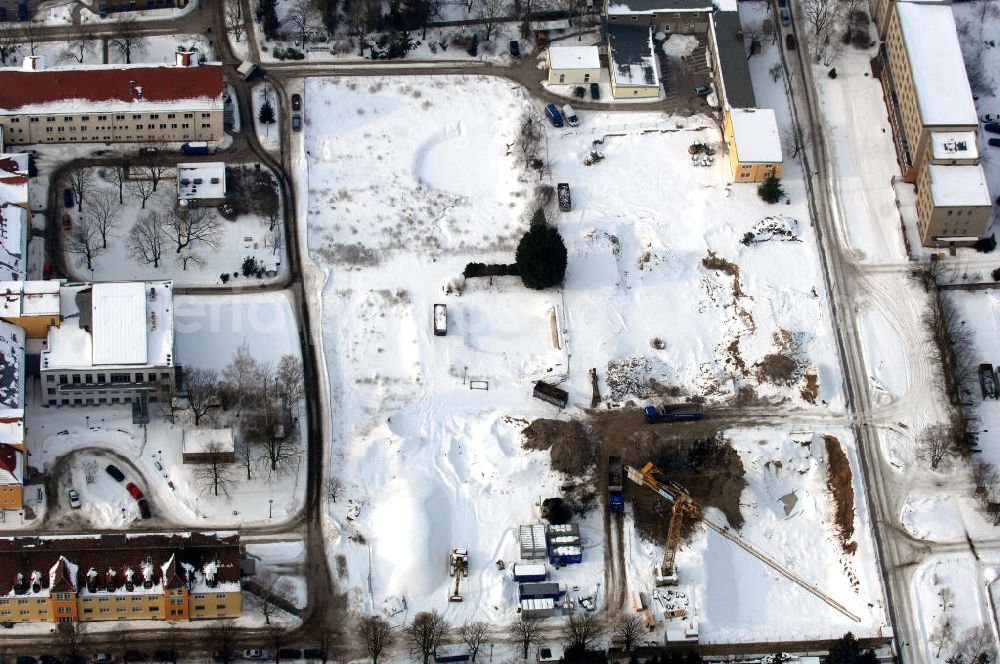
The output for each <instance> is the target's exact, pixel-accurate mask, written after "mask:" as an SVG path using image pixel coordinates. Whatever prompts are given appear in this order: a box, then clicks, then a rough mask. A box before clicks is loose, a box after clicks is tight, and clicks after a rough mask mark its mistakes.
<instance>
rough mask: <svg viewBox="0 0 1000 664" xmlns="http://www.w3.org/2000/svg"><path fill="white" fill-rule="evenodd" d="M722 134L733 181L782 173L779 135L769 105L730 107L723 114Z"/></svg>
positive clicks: (756, 179)
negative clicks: (760, 106)
mask: <svg viewBox="0 0 1000 664" xmlns="http://www.w3.org/2000/svg"><path fill="white" fill-rule="evenodd" d="M724 129H725V138H726V144H727V145H728V146H729V164H730V167H731V168H732V171H733V181H734V182H761V181H763V180H765V179H766V178H767V177H768V176H770V175H773V176H775V177H781V165H782V154H781V136H780V135H779V134H778V122H777V120H776V119H775V116H774V111H773V110H771V109H769V108H733V109H729V110H728V111H727V112H726V115H725V127H724Z"/></svg>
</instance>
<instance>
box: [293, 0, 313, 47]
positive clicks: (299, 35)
mask: <svg viewBox="0 0 1000 664" xmlns="http://www.w3.org/2000/svg"><path fill="white" fill-rule="evenodd" d="M319 18H320V16H319V12H318V11H317V10H316V6H315V5H313V3H312V2H311V1H310V0H295V3H294V4H293V5H292V9H291V11H290V12H288V13H287V14H285V23H286V24H287V25H288V26H289V28H290V29H291V31H292V34H293V35H294V36H295V41H296V42H298V44H299V48H303V49H304V48H305V47H306V40H307V39H309V34H310V33H311V32H312V31H313V29H314V28H315V26H316V24H317V23H318V22H319Z"/></svg>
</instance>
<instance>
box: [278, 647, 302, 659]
mask: <svg viewBox="0 0 1000 664" xmlns="http://www.w3.org/2000/svg"><path fill="white" fill-rule="evenodd" d="M278 659H302V651H301V650H299V649H298V648H281V649H280V650H278Z"/></svg>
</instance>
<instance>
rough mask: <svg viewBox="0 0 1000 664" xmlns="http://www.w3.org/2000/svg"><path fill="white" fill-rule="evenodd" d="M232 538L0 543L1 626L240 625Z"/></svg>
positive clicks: (110, 537) (101, 537)
mask: <svg viewBox="0 0 1000 664" xmlns="http://www.w3.org/2000/svg"><path fill="white" fill-rule="evenodd" d="M241 593H242V589H241V584H240V545H239V535H238V534H237V533H235V532H223V533H197V532H196V533H174V534H152V533H151V534H127V533H113V534H110V533H105V534H98V535H67V536H59V537H5V538H0V621H4V622H13V623H19V622H52V623H58V622H77V621H83V622H91V621H107V620H165V621H167V622H187V621H190V620H204V619H212V618H236V617H239V615H240V614H241V612H242V610H243V599H242V594H241Z"/></svg>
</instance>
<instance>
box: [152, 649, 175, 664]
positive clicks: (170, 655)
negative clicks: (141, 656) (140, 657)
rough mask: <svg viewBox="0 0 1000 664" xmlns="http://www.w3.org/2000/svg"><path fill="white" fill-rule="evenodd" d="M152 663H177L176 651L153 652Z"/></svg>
mask: <svg viewBox="0 0 1000 664" xmlns="http://www.w3.org/2000/svg"><path fill="white" fill-rule="evenodd" d="M153 661H154V662H163V663H164V664H173V663H174V662H176V661H177V651H176V650H154V651H153Z"/></svg>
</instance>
